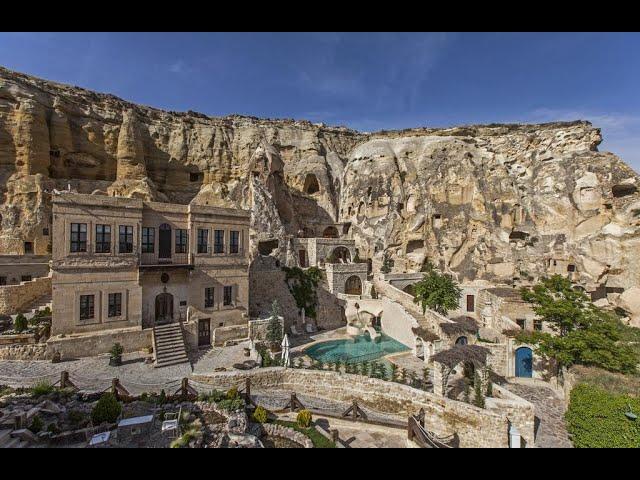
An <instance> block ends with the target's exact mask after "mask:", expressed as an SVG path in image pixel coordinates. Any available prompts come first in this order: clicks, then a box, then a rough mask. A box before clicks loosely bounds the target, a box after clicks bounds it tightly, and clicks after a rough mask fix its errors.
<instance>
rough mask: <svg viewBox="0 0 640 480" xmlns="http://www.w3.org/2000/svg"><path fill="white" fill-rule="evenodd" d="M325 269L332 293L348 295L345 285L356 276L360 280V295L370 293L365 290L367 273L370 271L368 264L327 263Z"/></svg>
mask: <svg viewBox="0 0 640 480" xmlns="http://www.w3.org/2000/svg"><path fill="white" fill-rule="evenodd" d="M325 267H326V270H327V283H328V284H329V291H330V292H331V293H334V294H338V293H347V292H346V291H345V284H346V282H347V280H348V279H349V278H351V277H354V276H355V277H358V278H359V279H360V287H361V293H360V295H365V294H367V293H368V292H365V290H364V289H365V284H366V283H367V272H368V271H369V267H368V265H367V264H366V263H327V264H326V265H325Z"/></svg>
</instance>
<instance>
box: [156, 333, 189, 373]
mask: <svg viewBox="0 0 640 480" xmlns="http://www.w3.org/2000/svg"><path fill="white" fill-rule="evenodd" d="M153 344H154V350H155V359H156V361H155V366H156V367H168V366H170V365H178V364H182V363H189V357H188V356H187V350H186V347H185V344H184V337H183V335H182V327H181V325H180V324H179V323H169V324H167V325H158V326H156V327H154V328H153Z"/></svg>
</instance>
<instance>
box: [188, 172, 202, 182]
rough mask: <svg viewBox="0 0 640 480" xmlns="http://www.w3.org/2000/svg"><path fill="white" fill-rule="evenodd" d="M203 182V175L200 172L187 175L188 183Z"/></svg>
mask: <svg viewBox="0 0 640 480" xmlns="http://www.w3.org/2000/svg"><path fill="white" fill-rule="evenodd" d="M203 180H204V174H203V173H202V172H191V173H189V181H190V182H202V181H203Z"/></svg>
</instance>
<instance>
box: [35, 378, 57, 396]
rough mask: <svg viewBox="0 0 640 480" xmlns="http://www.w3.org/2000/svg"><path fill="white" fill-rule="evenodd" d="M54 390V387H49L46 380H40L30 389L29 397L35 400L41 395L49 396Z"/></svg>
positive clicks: (49, 384) (49, 383)
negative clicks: (31, 396)
mask: <svg viewBox="0 0 640 480" xmlns="http://www.w3.org/2000/svg"><path fill="white" fill-rule="evenodd" d="M54 390H55V387H54V386H53V385H51V382H49V381H48V380H41V381H39V382H38V383H36V384H35V385H34V386H33V387H31V395H33V396H34V397H36V398H37V397H41V396H43V395H49V394H50V393H53V392H54Z"/></svg>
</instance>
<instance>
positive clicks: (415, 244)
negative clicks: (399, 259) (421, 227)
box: [407, 240, 424, 253]
mask: <svg viewBox="0 0 640 480" xmlns="http://www.w3.org/2000/svg"><path fill="white" fill-rule="evenodd" d="M421 248H424V240H410V241H409V242H407V253H412V252H415V251H416V250H419V249H421Z"/></svg>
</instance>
